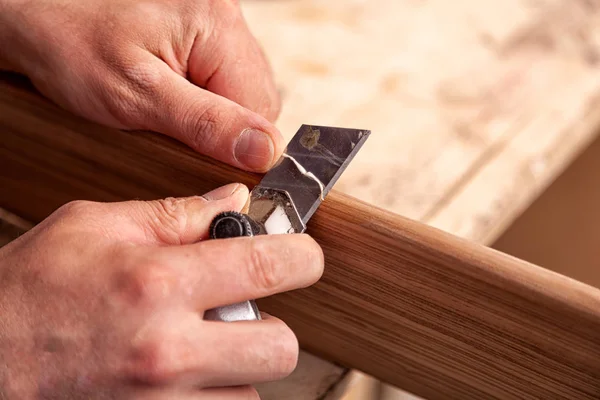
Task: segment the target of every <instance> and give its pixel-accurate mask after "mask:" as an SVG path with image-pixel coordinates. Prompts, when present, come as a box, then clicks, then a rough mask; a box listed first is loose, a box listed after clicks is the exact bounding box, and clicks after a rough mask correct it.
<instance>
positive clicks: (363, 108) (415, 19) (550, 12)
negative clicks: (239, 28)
mask: <svg viewBox="0 0 600 400" xmlns="http://www.w3.org/2000/svg"><path fill="white" fill-rule="evenodd" d="M241 3H242V7H243V10H244V13H245V15H246V18H247V20H248V23H249V25H250V28H251V30H252V31H253V33H254V34H255V35H256V36H257V38H258V39H259V41H260V42H261V43H262V45H263V47H264V50H265V52H266V53H267V55H268V57H269V59H270V60H271V62H272V66H273V69H274V71H275V75H276V79H277V81H278V84H279V86H280V90H281V93H282V96H283V112H282V115H281V117H280V119H279V121H278V123H277V126H278V127H279V128H280V129H281V131H282V132H283V134H284V135H286V136H287V138H288V139H289V138H291V136H292V135H293V134H294V133H295V132H296V130H297V128H298V127H299V126H300V125H301V124H303V123H308V124H316V125H334V126H345V127H350V128H360V129H370V130H371V131H372V135H371V138H370V139H369V140H368V141H367V143H366V145H365V146H364V147H363V149H362V150H361V152H360V154H359V155H358V157H357V158H356V159H355V160H354V161H353V162H352V164H351V165H350V167H349V169H348V170H347V171H346V172H345V173H344V175H343V176H342V178H341V180H340V181H339V183H338V184H337V185H336V188H335V189H337V190H340V191H343V192H346V193H348V194H350V195H352V196H355V197H358V198H360V199H362V200H365V201H367V202H369V203H371V204H373V205H375V206H378V207H382V208H385V209H387V210H390V211H393V212H396V213H399V214H402V215H405V216H407V217H410V218H413V219H416V220H419V221H422V222H425V223H427V224H430V225H433V226H436V227H438V228H441V229H443V230H445V231H449V232H451V233H453V234H456V235H459V236H462V237H465V238H467V239H469V240H473V241H476V242H479V243H483V244H485V245H489V246H494V247H496V248H499V249H500V250H502V251H504V252H507V253H510V254H514V255H517V256H519V257H521V258H523V259H526V260H528V261H532V262H534V263H537V264H539V265H542V266H545V267H547V268H551V269H554V270H557V271H559V272H561V273H563V274H566V275H569V276H572V277H574V278H576V279H579V280H582V281H584V282H586V283H590V284H594V285H597V286H599V287H600V266H599V265H598V261H596V260H598V256H599V255H600V254H599V252H598V250H596V247H597V246H595V243H594V240H593V238H594V237H596V238H598V237H600V230H599V229H598V228H597V226H598V223H600V216H599V215H598V210H597V209H596V208H597V207H595V205H596V204H599V203H600V190H599V189H598V187H599V185H598V183H599V182H600V143H596V142H594V141H595V139H596V137H597V132H598V130H597V127H598V125H599V123H600V115H599V112H600V107H598V106H599V99H600V16H599V14H600V12H599V9H600V1H594V0H586V1H577V0H504V1H493V0H456V1H447V0H371V1H366V0H320V1H319V0H280V1H275V0H270V1H269V0H263V1H261V0H242V1H241ZM595 160H599V161H595ZM573 264H575V266H573ZM306 357H307V359H306V360H304V363H303V365H305V366H306V365H308V366H309V367H305V368H299V371H297V373H296V374H295V377H294V379H296V381H294V382H303V383H302V384H301V385H300V386H298V387H302V388H304V389H297V390H295V391H289V395H288V396H286V397H285V398H290V399H291V398H294V399H295V398H298V399H300V398H310V396H313V397H312V398H315V399H316V398H327V399H333V398H335V399H339V398H343V399H344V400H401V399H416V397H413V396H411V395H410V394H408V393H405V392H403V391H401V390H399V389H396V388H392V387H389V386H388V385H385V384H381V383H380V382H378V381H377V380H375V379H372V378H370V377H368V376H365V375H362V374H360V373H359V372H357V371H351V372H350V373H349V374H347V375H346V376H345V378H344V379H339V381H336V380H335V379H336V377H337V376H338V375H337V373H338V372H339V371H338V372H336V371H333V370H329V369H327V367H319V365H318V363H316V364H313V363H311V362H310V361H308V358H309V357H308V356H306ZM319 368H324V369H323V370H322V371H320V370H319ZM315 371H316V372H315ZM311 372H312V375H311ZM309 377H312V378H309ZM323 377H326V378H323ZM311 379H312V380H311ZM323 379H324V380H325V382H326V383H323ZM327 379H329V380H327ZM310 382H312V383H310ZM315 382H316V383H315ZM332 382H333V383H332ZM344 382H345V384H342V383H344ZM288 384H291V385H292V386H291V387H296V386H293V385H294V383H292V381H291V380H290V381H289V382H288ZM313 384H314V385H316V386H314V387H315V388H316V389H314V390H313V389H312V386H311V385H313ZM288 387H289V386H288ZM323 387H326V388H328V389H327V390H324V389H323ZM270 388H272V386H271V387H270ZM311 390H312V391H311ZM262 392H263V394H265V395H264V397H268V398H280V393H281V392H279V394H277V393H276V392H271V391H270V389H269V388H263V391H262ZM308 393H309V394H308ZM278 396H279V397H278Z"/></svg>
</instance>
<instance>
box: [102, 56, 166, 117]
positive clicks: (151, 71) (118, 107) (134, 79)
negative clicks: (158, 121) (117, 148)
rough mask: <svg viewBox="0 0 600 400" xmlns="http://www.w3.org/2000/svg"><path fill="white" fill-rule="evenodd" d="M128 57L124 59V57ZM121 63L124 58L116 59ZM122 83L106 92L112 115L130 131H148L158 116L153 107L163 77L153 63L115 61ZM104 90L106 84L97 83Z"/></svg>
mask: <svg viewBox="0 0 600 400" xmlns="http://www.w3.org/2000/svg"><path fill="white" fill-rule="evenodd" d="M123 58H125V57H123ZM117 59H118V60H120V59H121V57H117ZM113 64H114V68H115V69H116V72H115V73H116V74H117V76H116V77H115V78H114V79H115V80H116V81H117V82H119V84H116V85H111V86H110V88H109V89H105V90H104V92H103V94H104V95H103V96H102V99H103V103H104V106H105V107H106V109H107V110H108V111H109V113H110V114H111V115H112V116H113V117H114V118H115V119H116V120H117V121H118V122H119V123H121V124H122V125H123V126H126V127H128V128H145V127H146V125H147V123H148V121H153V120H154V119H155V118H156V117H157V115H153V114H152V113H157V112H158V110H157V109H156V107H148V106H147V105H151V104H154V103H155V102H156V98H157V97H158V96H159V92H160V87H161V85H163V83H164V79H165V78H164V76H163V74H162V72H161V71H160V70H159V68H158V67H157V66H156V65H154V64H153V63H132V62H131V61H122V60H121V61H114V62H113ZM97 86H99V87H104V86H105V84H104V83H98V85H97Z"/></svg>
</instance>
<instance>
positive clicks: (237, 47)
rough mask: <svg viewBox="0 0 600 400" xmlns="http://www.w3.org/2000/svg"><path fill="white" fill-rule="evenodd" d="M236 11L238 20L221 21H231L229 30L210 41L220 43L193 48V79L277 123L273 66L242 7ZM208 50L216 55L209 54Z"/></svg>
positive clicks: (278, 98) (277, 100) (277, 105)
mask: <svg viewBox="0 0 600 400" xmlns="http://www.w3.org/2000/svg"><path fill="white" fill-rule="evenodd" d="M236 8H238V9H237V10H235V11H234V13H235V15H236V17H234V18H227V19H221V20H220V21H227V25H228V26H223V27H221V28H218V29H222V32H221V33H220V34H219V35H211V36H210V37H209V41H210V40H212V41H213V42H218V43H214V44H212V43H195V45H194V46H193V47H192V51H191V54H190V58H189V65H188V68H189V70H188V73H189V78H190V80H191V81H192V82H193V83H195V84H196V85H199V86H201V87H205V88H207V89H208V90H210V91H211V92H214V93H217V94H219V95H221V96H223V97H226V98H228V99H230V100H233V101H235V102H236V103H238V104H240V105H242V106H244V107H246V108H248V109H250V110H252V111H254V112H257V113H259V114H260V115H262V116H263V117H265V118H267V119H268V120H269V121H274V120H275V119H276V118H277V116H278V115H279V111H280V108H281V101H280V97H279V93H278V91H277V87H276V85H275V81H274V80H273V73H272V70H271V66H270V64H269V62H268V61H267V58H266V57H265V54H264V52H263V50H262V49H261V47H260V45H259V44H258V42H257V41H256V39H255V38H254V36H253V35H252V33H251V32H250V30H249V29H248V26H247V24H246V22H245V20H244V18H243V16H242V14H241V12H240V11H239V7H236ZM221 25H223V23H221ZM207 47H208V48H214V51H212V52H207V51H206V49H207ZM211 53H212V54H219V56H214V55H211ZM207 58H210V62H207V61H208V60H207ZM215 63H216V65H215Z"/></svg>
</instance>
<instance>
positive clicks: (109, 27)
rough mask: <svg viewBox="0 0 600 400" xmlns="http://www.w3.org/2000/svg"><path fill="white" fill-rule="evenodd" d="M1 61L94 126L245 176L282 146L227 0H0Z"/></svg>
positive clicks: (270, 91)
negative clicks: (129, 132)
mask: <svg viewBox="0 0 600 400" xmlns="http://www.w3.org/2000/svg"><path fill="white" fill-rule="evenodd" d="M0 67H4V68H10V69H12V70H15V71H16V72H20V73H23V74H25V75H27V76H28V77H29V78H30V79H31V81H32V82H33V84H34V85H35V86H36V88H37V89H38V90H39V91H40V92H41V93H43V94H44V95H45V96H47V97H49V98H50V99H52V100H53V101H55V102H56V103H58V104H59V105H61V106H63V107H64V108H66V109H68V110H70V111H72V112H74V113H76V114H79V115H81V116H83V117H85V118H87V119H90V120H93V121H95V122H98V123H101V124H104V125H108V126H112V127H116V128H121V129H145V130H152V131H156V132H160V133H163V134H166V135H169V136H172V137H173V138H175V139H177V140H180V141H182V142H184V143H186V144H187V145H189V146H190V147H192V148H194V149H195V150H197V151H199V152H200V153H203V154H206V155H209V156H211V157H213V158H216V159H218V160H221V161H223V162H226V163H229V164H231V165H233V166H236V167H239V168H243V169H246V170H250V171H255V172H264V171H266V170H268V169H269V168H270V167H271V166H272V165H273V163H274V162H275V161H276V160H277V159H278V158H279V156H280V155H281V153H282V152H283V149H284V147H285V143H284V140H283V138H282V136H281V134H280V133H279V131H278V130H277V129H276V128H275V127H274V126H273V125H272V124H271V123H270V122H269V121H273V120H275V118H276V117H277V115H278V113H279V107H280V102H279V97H278V93H277V90H276V88H275V84H274V82H273V79H272V76H271V70H270V67H269V65H268V63H267V61H266V59H265V57H264V55H263V52H262V51H261V49H260V47H259V45H258V44H257V42H256V40H255V39H254V38H253V36H252V35H251V33H250V32H249V30H248V27H247V26H246V23H245V21H244V19H243V16H242V14H241V11H240V7H239V5H238V4H237V1H236V0H135V1H132V0H86V1H81V0H35V1H31V0H0Z"/></svg>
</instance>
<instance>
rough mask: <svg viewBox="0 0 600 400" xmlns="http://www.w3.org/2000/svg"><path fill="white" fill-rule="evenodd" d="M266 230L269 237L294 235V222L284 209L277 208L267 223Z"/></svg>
mask: <svg viewBox="0 0 600 400" xmlns="http://www.w3.org/2000/svg"><path fill="white" fill-rule="evenodd" d="M265 230H266V231H267V234H269V235H274V234H282V233H293V232H292V231H293V229H292V222H291V221H290V219H289V218H288V216H287V215H286V214H285V210H284V209H283V207H281V206H277V208H276V209H275V211H273V212H272V213H271V215H269V218H267V220H266V221H265Z"/></svg>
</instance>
